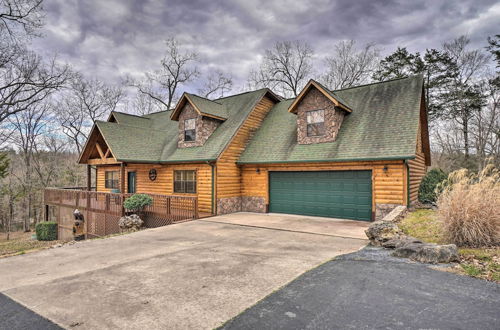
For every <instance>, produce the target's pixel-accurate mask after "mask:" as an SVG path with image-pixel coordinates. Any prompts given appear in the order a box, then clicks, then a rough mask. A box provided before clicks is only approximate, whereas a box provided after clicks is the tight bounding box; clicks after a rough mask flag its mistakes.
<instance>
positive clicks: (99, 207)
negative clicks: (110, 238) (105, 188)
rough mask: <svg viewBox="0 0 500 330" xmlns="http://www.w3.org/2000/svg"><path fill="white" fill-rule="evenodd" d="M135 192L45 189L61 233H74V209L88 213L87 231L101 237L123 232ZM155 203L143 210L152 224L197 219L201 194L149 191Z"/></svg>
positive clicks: (47, 204)
mask: <svg viewBox="0 0 500 330" xmlns="http://www.w3.org/2000/svg"><path fill="white" fill-rule="evenodd" d="M131 195H132V194H121V193H108V192H96V191H84V190H79V189H61V188H47V189H45V192H44V203H45V214H46V220H55V221H57V222H58V224H59V237H60V238H62V239H70V236H71V235H73V233H72V230H73V223H74V216H73V211H74V210H75V209H78V210H79V211H80V212H81V213H82V214H83V215H84V224H85V235H86V236H87V237H90V238H92V237H99V236H105V235H110V234H115V233H119V232H120V228H119V226H118V221H119V219H120V218H121V217H122V216H123V215H125V214H126V210H125V209H124V207H123V202H124V200H125V199H126V198H127V197H129V196H131ZM148 195H150V196H151V197H152V198H153V204H152V205H150V206H147V207H146V208H145V209H144V210H143V211H142V212H141V214H140V216H141V219H143V220H144V226H145V227H148V228H153V227H160V226H165V225H169V224H172V223H175V222H180V221H186V220H192V219H197V218H198V217H199V215H198V198H197V197H190V196H173V195H159V194H148ZM70 230H71V232H69V231H70Z"/></svg>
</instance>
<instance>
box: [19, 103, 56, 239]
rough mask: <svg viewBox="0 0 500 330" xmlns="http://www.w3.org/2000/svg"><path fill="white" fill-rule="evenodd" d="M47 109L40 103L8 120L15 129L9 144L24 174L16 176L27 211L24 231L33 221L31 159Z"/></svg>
mask: <svg viewBox="0 0 500 330" xmlns="http://www.w3.org/2000/svg"><path fill="white" fill-rule="evenodd" d="M49 109H50V108H49V104H48V103H47V102H40V103H37V104H35V105H33V106H31V107H29V108H28V109H27V110H26V111H23V112H20V113H18V114H16V115H15V116H12V117H11V119H10V123H11V125H12V126H13V127H14V129H15V133H14V134H13V135H12V137H11V143H12V144H13V145H15V146H16V148H17V149H18V151H19V153H20V155H21V159H22V161H23V165H24V173H22V174H21V175H20V176H17V178H18V180H19V183H20V184H21V186H22V190H23V196H24V203H25V205H26V207H25V209H26V210H27V216H26V217H24V231H29V230H30V222H31V220H32V219H33V213H32V212H33V187H34V182H33V181H34V178H33V175H32V174H33V162H34V161H33V159H34V158H35V152H36V150H37V144H38V143H39V142H40V138H41V135H42V134H43V133H44V129H45V128H46V120H47V114H48V112H49Z"/></svg>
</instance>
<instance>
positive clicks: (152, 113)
mask: <svg viewBox="0 0 500 330" xmlns="http://www.w3.org/2000/svg"><path fill="white" fill-rule="evenodd" d="M172 110H173V109H168V110H160V111H155V112H150V113H147V114H145V115H142V116H141V118H146V116H149V115H156V114H157V113H161V112H167V111H172ZM147 119H151V118H147Z"/></svg>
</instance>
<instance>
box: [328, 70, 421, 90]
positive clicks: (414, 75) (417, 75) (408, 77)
mask: <svg viewBox="0 0 500 330" xmlns="http://www.w3.org/2000/svg"><path fill="white" fill-rule="evenodd" d="M420 76H422V75H421V74H413V75H408V76H406V77H401V78H394V79H389V80H384V81H375V82H372V83H368V84H363V85H358V86H351V87H346V88H341V89H334V90H329V91H331V92H342V91H345V90H348V89H354V88H359V87H366V86H371V85H377V84H383V83H388V82H393V81H397V80H404V79H410V78H416V77H420Z"/></svg>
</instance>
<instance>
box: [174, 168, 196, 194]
mask: <svg viewBox="0 0 500 330" xmlns="http://www.w3.org/2000/svg"><path fill="white" fill-rule="evenodd" d="M174 193H192V194H194V193H196V171H174Z"/></svg>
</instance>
